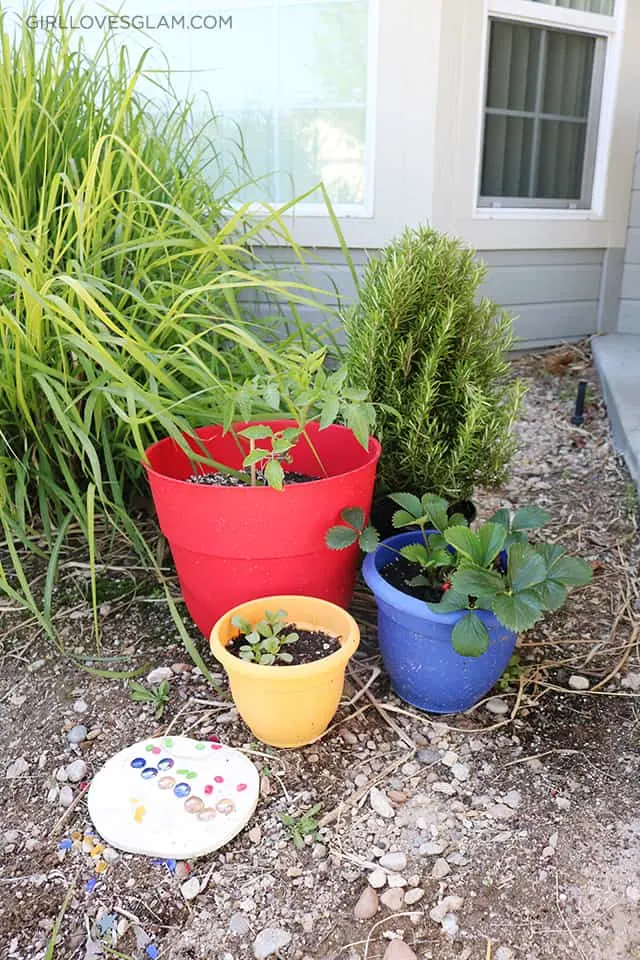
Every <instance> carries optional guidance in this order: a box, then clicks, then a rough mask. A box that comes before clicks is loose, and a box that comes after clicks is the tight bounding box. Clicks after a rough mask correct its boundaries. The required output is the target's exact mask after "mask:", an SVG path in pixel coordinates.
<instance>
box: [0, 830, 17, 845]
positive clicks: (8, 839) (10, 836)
mask: <svg viewBox="0 0 640 960" xmlns="http://www.w3.org/2000/svg"><path fill="white" fill-rule="evenodd" d="M2 839H3V840H4V842H5V843H17V842H18V840H19V839H20V834H19V832H18V831H17V830H7V831H6V832H5V833H3V835H2Z"/></svg>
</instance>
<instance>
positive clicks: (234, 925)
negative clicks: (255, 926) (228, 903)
mask: <svg viewBox="0 0 640 960" xmlns="http://www.w3.org/2000/svg"><path fill="white" fill-rule="evenodd" d="M250 929H251V927H250V925H249V921H248V920H247V918H246V917H245V915H244V914H243V913H234V914H233V916H232V917H230V918H229V933H235V934H237V935H238V936H239V937H244V936H245V935H246V934H247V933H249V930H250Z"/></svg>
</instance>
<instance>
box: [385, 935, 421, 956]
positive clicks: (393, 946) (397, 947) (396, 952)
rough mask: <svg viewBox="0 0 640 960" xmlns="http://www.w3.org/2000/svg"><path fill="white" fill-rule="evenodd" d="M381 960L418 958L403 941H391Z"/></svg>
mask: <svg viewBox="0 0 640 960" xmlns="http://www.w3.org/2000/svg"><path fill="white" fill-rule="evenodd" d="M382 960H418V958H417V956H416V955H415V953H414V952H413V950H412V949H411V947H410V946H409V944H407V943H405V942H404V940H392V941H391V943H390V944H389V946H388V947H387V949H386V950H385V952H384V956H383V958H382Z"/></svg>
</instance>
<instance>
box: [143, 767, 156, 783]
mask: <svg viewBox="0 0 640 960" xmlns="http://www.w3.org/2000/svg"><path fill="white" fill-rule="evenodd" d="M157 774H158V771H157V770H156V768H155V767H145V768H144V770H142V771H141V773H140V776H141V777H143V778H144V779H145V780H151V777H155V776H157Z"/></svg>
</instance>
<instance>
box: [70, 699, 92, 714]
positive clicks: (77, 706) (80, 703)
mask: <svg viewBox="0 0 640 960" xmlns="http://www.w3.org/2000/svg"><path fill="white" fill-rule="evenodd" d="M88 709H89V704H88V703H87V701H86V700H76V702H75V703H74V705H73V712H74V713H86V712H87V710H88Z"/></svg>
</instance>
